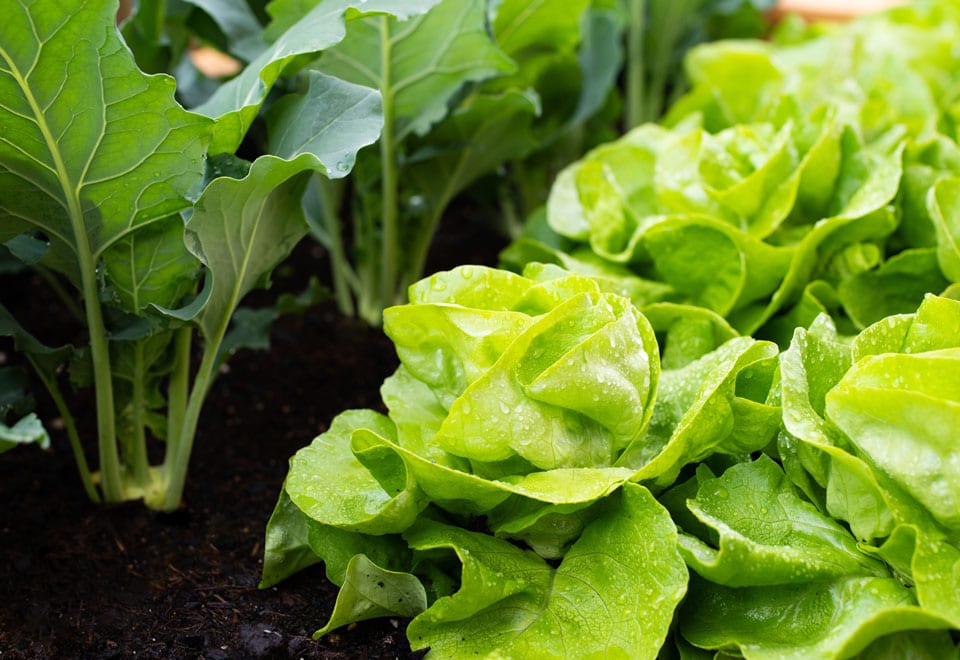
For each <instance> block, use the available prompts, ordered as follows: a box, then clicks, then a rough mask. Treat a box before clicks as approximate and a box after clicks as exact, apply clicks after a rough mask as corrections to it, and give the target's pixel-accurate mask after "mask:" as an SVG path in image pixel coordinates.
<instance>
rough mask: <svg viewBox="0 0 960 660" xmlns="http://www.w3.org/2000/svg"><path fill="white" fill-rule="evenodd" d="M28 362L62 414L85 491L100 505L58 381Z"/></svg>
mask: <svg viewBox="0 0 960 660" xmlns="http://www.w3.org/2000/svg"><path fill="white" fill-rule="evenodd" d="M27 360H29V361H30V364H31V365H32V366H33V370H34V371H35V372H36V374H37V377H39V378H40V382H42V383H43V386H44V387H46V388H47V392H48V393H49V394H50V398H51V399H53V404H54V405H55V406H56V407H57V412H59V413H60V419H62V420H63V426H64V429H65V430H66V432H67V439H68V440H69V441H70V449H71V450H73V458H74V462H75V463H76V464H77V471H78V472H79V473H80V481H81V482H83V489H84V490H85V491H86V492H87V497H89V498H90V500H91V501H93V502H97V503H99V502H100V494H99V493H98V492H97V488H96V486H94V485H93V475H92V474H91V473H90V466H89V465H88V464H87V457H86V455H85V454H84V453H83V446H82V445H81V444H80V434H79V433H78V432H77V423H76V421H75V420H74V419H73V415H72V414H70V409H69V408H67V403H66V401H64V400H63V395H62V394H61V393H60V388H59V387H57V383H56V381H55V380H53V378H52V377H48V376H47V374H46V373H45V372H44V371H43V370H42V369H41V368H40V366H39V365H38V364H37V363H36V361H35V360H34V359H33V358H31V357H30V356H29V355H27Z"/></svg>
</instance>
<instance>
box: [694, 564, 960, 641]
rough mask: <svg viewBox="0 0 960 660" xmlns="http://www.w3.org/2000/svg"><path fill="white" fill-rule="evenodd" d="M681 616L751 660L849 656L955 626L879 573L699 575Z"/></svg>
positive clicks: (700, 635) (697, 631) (702, 634)
mask: <svg viewBox="0 0 960 660" xmlns="http://www.w3.org/2000/svg"><path fill="white" fill-rule="evenodd" d="M680 614H681V616H680V632H681V633H682V634H683V636H684V637H685V638H686V639H687V640H688V641H689V642H690V643H692V644H693V645H695V646H699V647H702V648H710V649H723V650H725V651H737V652H739V653H742V654H743V656H744V657H746V658H750V659H751V660H752V659H758V660H759V659H766V658H770V659H772V658H798V659H799V658H845V657H849V656H851V655H854V654H856V653H858V652H859V651H861V650H863V649H864V648H866V647H867V646H868V645H869V644H871V643H872V642H874V641H875V640H877V639H879V638H880V637H883V636H885V635H889V634H891V633H894V632H897V631H900V630H942V629H947V628H949V627H950V624H949V623H947V622H946V621H944V620H943V619H941V618H939V617H937V616H936V615H934V614H932V613H930V612H928V611H927V610H925V609H923V608H921V607H918V606H917V604H916V600H915V599H914V597H913V595H912V593H911V592H910V590H908V589H907V588H906V587H904V586H903V585H902V584H901V583H900V582H899V581H898V580H896V579H894V578H880V577H846V578H839V579H835V580H828V581H817V582H806V583H802V584H795V585H779V586H767V587H741V588H732V587H721V586H719V585H715V584H712V583H710V582H706V581H704V580H700V579H692V580H691V584H690V594H689V596H688V598H687V600H686V601H685V603H684V607H683V608H682V609H681V613H680Z"/></svg>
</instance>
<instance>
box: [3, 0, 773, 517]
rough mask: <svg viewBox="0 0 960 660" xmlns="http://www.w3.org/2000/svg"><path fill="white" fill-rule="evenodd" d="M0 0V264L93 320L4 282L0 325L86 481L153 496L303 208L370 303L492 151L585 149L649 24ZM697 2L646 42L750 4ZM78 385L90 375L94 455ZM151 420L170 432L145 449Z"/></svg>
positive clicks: (347, 308)
mask: <svg viewBox="0 0 960 660" xmlns="http://www.w3.org/2000/svg"><path fill="white" fill-rule="evenodd" d="M8 9H9V11H8V12H7V13H9V14H10V20H9V21H7V22H6V23H5V25H4V26H3V27H2V28H0V90H2V100H0V121H2V125H3V132H2V140H0V223H2V224H0V268H2V269H3V270H4V271H10V270H16V269H22V268H24V267H27V266H29V267H33V268H35V269H36V270H37V271H38V272H39V273H40V274H41V275H42V276H43V278H44V279H45V281H46V282H48V283H49V284H50V285H51V286H52V287H53V289H54V291H56V293H57V294H58V295H59V296H60V298H61V299H62V301H63V303H64V310H65V312H66V313H68V314H69V313H72V314H73V316H74V317H75V320H76V322H77V323H78V324H79V325H80V326H82V327H83V328H84V329H85V332H86V334H87V335H88V337H89V339H88V340H83V341H87V345H86V346H74V345H72V344H71V345H57V346H51V345H48V344H49V343H52V342H49V341H47V342H46V343H45V338H44V337H43V336H42V334H43V333H42V329H39V328H24V327H23V326H22V325H21V323H20V322H19V321H18V320H17V319H15V318H14V317H13V316H12V314H11V313H9V312H8V310H6V309H5V308H4V307H0V334H3V335H8V336H12V337H13V338H14V340H15V341H16V346H17V349H18V350H19V351H21V352H22V353H24V354H25V356H26V359H27V361H29V363H30V365H31V366H32V368H33V369H34V371H35V372H36V374H37V376H38V378H39V381H40V382H41V383H42V384H43V386H44V387H45V389H47V390H48V392H49V394H50V395H51V397H52V398H53V400H54V402H55V404H56V407H57V408H58V410H59V412H60V415H61V417H62V418H63V419H64V422H65V427H66V431H67V434H68V436H69V438H70V442H71V445H72V447H73V451H74V455H75V457H76V461H77V465H78V468H79V471H80V475H81V478H82V479H83V482H84V486H85V488H86V491H87V493H88V495H89V496H90V497H91V498H92V499H95V500H98V499H101V498H103V499H106V500H108V501H116V500H122V499H138V498H143V499H144V500H145V501H146V503H147V504H148V505H149V506H152V507H156V508H162V509H170V508H174V507H176V506H178V504H179V501H180V493H181V491H182V488H183V481H184V478H185V474H186V469H187V464H188V460H189V456H190V452H191V446H192V443H193V437H194V433H195V429H196V425H197V419H198V417H199V414H200V410H201V407H202V403H203V400H204V398H205V396H206V394H207V392H208V391H209V389H210V386H211V383H212V381H213V379H214V377H215V375H216V373H217V371H218V367H219V366H220V365H221V363H222V362H223V360H224V359H225V358H226V357H227V356H228V355H229V353H230V352H231V351H232V350H234V349H236V348H238V347H239V346H241V345H244V344H246V343H250V342H251V340H250V337H252V336H254V335H257V332H256V331H257V330H258V331H259V335H257V340H256V343H258V344H262V343H265V339H264V338H263V337H262V335H263V328H264V326H265V325H268V324H269V322H270V321H271V320H272V318H273V317H274V316H275V314H276V313H275V312H272V311H270V310H266V311H263V310H260V311H257V312H250V311H247V310H241V311H240V312H239V313H238V314H236V316H234V312H235V310H236V309H237V306H238V304H239V303H240V300H241V298H242V297H243V296H244V294H246V293H247V292H248V291H249V290H251V289H252V288H255V287H257V286H261V285H264V284H266V283H267V282H268V279H269V274H270V272H271V271H272V269H273V268H274V266H275V265H276V264H277V263H278V262H280V261H281V260H283V259H284V258H285V257H286V256H287V254H288V253H289V252H290V250H291V249H292V248H293V246H294V245H295V244H296V243H297V242H298V241H299V239H300V238H301V237H302V236H303V235H305V234H306V233H307V231H308V227H309V228H310V229H311V230H312V232H313V234H314V235H315V236H316V237H317V238H318V239H319V240H320V241H321V242H322V243H323V244H324V245H325V246H327V247H328V249H329V251H330V254H331V262H332V264H333V271H334V276H333V289H334V295H335V296H336V299H337V301H338V303H339V305H340V307H341V309H342V310H343V311H344V312H347V313H358V314H359V315H360V316H362V317H363V318H365V319H367V320H368V321H370V322H378V321H379V318H380V312H381V309H382V308H383V307H384V306H386V305H389V304H391V303H393V302H395V301H396V299H397V297H398V295H399V293H400V292H402V291H403V290H404V289H405V288H406V286H407V284H409V283H410V282H412V281H414V280H416V279H418V278H419V277H420V276H421V273H422V270H423V268H424V263H425V260H426V256H427V249H428V246H429V244H430V240H431V237H432V235H433V233H434V231H435V229H436V227H437V225H438V223H439V220H440V218H441V216H442V214H443V213H444V210H445V209H446V207H447V205H448V204H449V203H450V201H451V200H452V199H453V198H454V196H456V195H457V194H458V193H460V192H461V191H463V190H464V189H465V188H467V187H468V186H469V185H471V184H473V183H474V182H475V181H477V180H478V179H479V178H480V177H482V176H483V175H485V174H488V173H490V172H492V171H494V170H495V169H496V168H497V167H498V166H500V165H502V164H504V163H505V162H507V161H510V160H512V161H516V162H517V163H519V162H520V161H523V160H524V159H527V158H528V157H530V158H531V159H532V158H533V154H534V153H535V152H536V153H539V154H540V155H539V156H538V158H542V160H543V163H545V164H543V165H542V167H544V168H546V169H547V170H549V168H550V167H552V165H551V163H553V162H554V161H555V160H556V159H557V158H559V156H557V154H561V153H567V152H568V151H569V149H573V150H574V154H576V155H579V153H581V150H580V147H579V146H577V145H579V144H581V143H582V142H581V140H582V139H586V138H583V135H584V134H586V133H588V132H589V130H588V127H587V122H588V121H589V120H590V119H591V118H592V117H594V116H595V115H597V114H598V113H599V112H600V111H601V110H603V109H604V107H605V104H607V101H608V97H609V95H610V92H611V89H612V88H613V86H614V83H615V80H616V76H617V73H618V71H619V70H620V67H621V64H622V56H621V53H620V51H621V41H622V40H623V39H624V37H623V35H624V33H625V32H627V31H630V30H632V31H634V32H637V31H645V30H646V26H645V25H642V24H638V25H634V26H631V27H630V28H629V29H628V27H627V24H626V22H625V16H626V15H627V14H626V12H627V7H626V4H621V3H617V2H612V1H607V2H601V1H599V0H598V1H597V2H593V3H592V2H588V0H578V1H577V2H574V3H572V4H571V3H570V2H567V1H564V2H556V1H548V2H536V3H529V2H526V0H504V1H502V2H487V1H486V0H471V1H469V2H458V1H456V0H444V1H441V0H390V1H389V2H385V1H379V0H324V1H323V2H318V1H317V0H311V1H309V2H289V1H287V0H274V1H273V2H268V3H265V2H251V3H250V4H247V3H243V2H241V3H210V2H200V1H199V0H197V1H188V2H184V3H166V2H164V1H163V0H144V1H143V2H139V3H136V7H135V10H136V11H135V13H134V14H133V15H132V16H130V17H127V18H126V19H125V20H124V22H123V23H122V25H121V32H122V36H121V34H120V33H118V31H117V30H116V27H115V17H116V15H117V3H116V1H113V2H111V1H108V0H100V1H98V2H93V3H89V2H67V3H60V2H53V1H52V0H39V1H38V2H23V1H20V0H16V1H15V2H11V3H10V4H9V7H8ZM702 10H703V11H702V12H700V13H697V14H690V13H689V12H683V13H681V14H678V15H676V16H673V15H671V16H666V17H663V20H667V19H668V18H669V19H670V21H672V22H671V25H673V28H672V31H671V32H670V35H671V36H670V37H669V38H667V37H666V36H664V37H663V38H658V39H655V40H654V41H653V43H654V44H659V46H657V50H656V52H657V53H659V55H658V57H660V59H663V58H666V57H668V56H670V54H671V53H673V52H674V50H675V49H676V48H677V47H684V46H685V45H686V43H688V42H689V41H690V40H696V39H702V38H704V37H706V36H709V34H710V30H709V29H707V27H706V23H705V21H706V19H705V18H704V17H706V16H712V15H717V16H720V17H721V18H722V17H723V16H727V17H728V19H727V22H729V23H730V26H731V27H730V28H729V29H730V30H736V31H739V32H742V31H744V30H746V31H750V30H755V29H756V28H757V16H758V14H757V11H756V9H754V8H753V6H752V5H750V4H749V3H739V2H736V3H732V4H730V3H727V4H726V5H724V6H723V7H706V6H705V7H704V8H702ZM656 15H657V14H656V12H655V11H654V18H655V19H656ZM659 21H660V19H656V21H655V22H656V23H657V24H659ZM688 21H689V23H690V25H689V26H687V22H688ZM701 23H703V25H701ZM721 23H724V21H723V20H721ZM713 29H714V30H716V29H723V27H722V25H720V27H717V26H714V28H713ZM193 38H198V39H202V40H204V41H206V42H209V43H213V44H215V45H216V46H218V47H220V48H221V49H222V50H224V51H226V52H229V53H231V54H232V55H234V56H236V57H237V58H238V59H239V60H240V61H241V62H242V63H243V64H244V66H243V68H242V70H241V71H240V73H239V75H237V76H236V77H234V78H232V79H230V80H228V81H214V80H209V79H206V78H204V77H203V76H202V75H200V73H199V72H198V71H196V70H195V69H194V68H193V67H192V65H191V62H190V60H189V58H186V57H185V56H184V54H185V53H186V50H187V44H188V43H189V41H190V39H193ZM633 38H634V39H635V38H636V36H634V37H633ZM658 61H659V60H658ZM138 66H139V67H141V68H142V69H143V70H145V71H148V72H151V73H154V72H168V73H172V74H174V75H176V79H177V80H176V82H177V84H176V85H174V81H173V80H171V79H170V78H169V77H167V76H164V75H159V76H147V75H144V74H143V73H142V72H141V70H140V69H138ZM658 75H660V74H658ZM660 77H661V78H662V75H660ZM659 84H666V83H665V82H664V81H663V80H660V82H659ZM174 94H177V95H178V98H179V100H180V101H182V102H183V103H185V104H186V105H188V106H189V107H191V108H192V112H187V111H185V110H184V109H183V108H182V107H181V106H180V105H179V104H178V102H177V101H175V100H174ZM607 114H609V113H607ZM373 143H377V145H378V149H376V150H365V151H362V152H361V153H360V154H359V161H357V159H358V153H357V152H358V150H360V149H361V148H362V147H364V146H366V145H371V144H373ZM560 143H563V144H564V145H565V146H564V147H563V148H561V147H560V146H559V145H560ZM571 144H572V145H573V146H572V147H571V146H570V145H571ZM554 147H556V149H555V151H554V150H553V149H554ZM238 153H242V154H251V153H252V154H254V155H256V156H259V157H258V158H256V160H255V161H254V162H253V163H252V164H251V163H250V162H248V161H247V160H244V159H243V158H241V157H240V156H238V155H237V154H238ZM551 154H553V155H551ZM567 159H569V158H567ZM532 162H533V161H532V160H531V163H532ZM564 162H565V161H564ZM355 163H356V164H357V167H356V169H355V170H353V168H354V165H355ZM538 167H540V166H534V165H532V164H531V165H530V166H529V167H527V168H525V169H524V168H520V167H519V166H518V167H517V168H516V169H518V171H521V170H522V171H524V172H526V174H525V175H523V176H517V177H515V179H514V180H515V181H516V182H517V183H516V187H517V189H518V192H517V193H516V194H517V195H519V196H520V197H524V198H528V199H534V200H536V199H538V198H539V197H540V196H542V195H543V190H545V187H544V186H545V184H543V186H541V185H540V181H541V180H545V175H538V174H535V173H533V172H534V171H535V170H538ZM352 170H353V176H352V177H351V179H350V182H349V184H347V183H345V182H344V177H346V175H347V174H349V173H351V171H352ZM503 185H504V189H505V190H507V188H508V187H510V188H511V190H512V185H511V186H507V184H503ZM512 195H513V192H512V191H511V192H509V194H508V192H504V193H503V194H502V195H501V197H502V198H503V199H507V198H508V197H510V196H512ZM345 200H348V201H346V202H345ZM343 207H346V208H347V212H348V214H349V215H350V216H351V217H352V226H351V227H350V228H349V230H347V228H346V227H344V226H342V224H343V223H342V222H341V219H340V214H341V210H342V208H343ZM345 235H349V236H350V237H351V239H350V241H348V240H347V239H346V238H345ZM194 331H198V332H199V335H200V337H201V339H202V340H203V347H202V349H200V350H201V351H202V352H201V355H200V357H199V365H193V366H192V364H191V352H192V344H193V340H192V336H193V335H194V334H195V333H194ZM65 371H66V372H67V375H68V378H66V377H64V372H65ZM3 374H4V375H3V380H2V381H0V383H2V386H3V389H2V390H0V415H2V418H0V449H9V448H10V447H12V446H14V445H16V444H21V443H24V442H40V443H45V442H46V440H47V435H46V432H45V431H44V430H43V428H42V425H41V424H40V422H39V420H37V419H36V418H35V417H32V416H30V413H29V408H30V406H29V405H28V403H29V396H28V395H27V394H26V393H25V391H24V382H23V380H24V379H23V375H22V373H21V372H19V371H18V370H16V369H5V370H4V371H3ZM68 380H69V383H68V382H67V381H68ZM68 385H69V386H81V387H82V386H88V385H92V386H93V388H94V390H95V401H96V417H97V425H98V430H97V436H98V440H97V453H98V458H99V461H98V462H99V469H98V470H96V469H91V468H90V467H89V466H88V464H87V458H86V455H85V453H84V447H83V443H82V442H81V438H80V433H79V431H78V430H77V424H76V421H75V419H74V415H73V413H72V412H71V410H70V405H69V403H70V401H71V398H72V397H71V396H70V394H69V392H67V387H68ZM11 419H12V423H11V424H10V425H7V422H8V421H9V420H11ZM151 437H152V438H156V439H159V440H163V441H165V442H166V450H165V458H164V460H163V462H162V464H160V465H151V464H150V462H149V460H148V451H147V444H148V440H149V439H150V438H151Z"/></svg>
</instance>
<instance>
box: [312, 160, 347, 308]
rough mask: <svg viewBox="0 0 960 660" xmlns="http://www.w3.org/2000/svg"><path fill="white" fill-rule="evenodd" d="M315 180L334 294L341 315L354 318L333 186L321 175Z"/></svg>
mask: <svg viewBox="0 0 960 660" xmlns="http://www.w3.org/2000/svg"><path fill="white" fill-rule="evenodd" d="M315 180H316V182H317V184H316V185H317V186H318V187H319V188H320V193H319V194H320V204H321V207H322V211H321V213H322V215H323V218H322V219H321V222H323V224H324V227H325V228H326V230H327V240H328V241H329V242H328V244H327V248H328V249H329V250H330V266H331V270H332V272H333V294H334V297H335V299H336V301H337V308H338V309H339V310H340V313H342V314H344V315H346V316H353V315H354V314H355V313H356V309H355V308H354V304H353V296H352V295H351V292H350V285H349V277H350V272H351V271H350V262H349V261H347V256H346V251H345V250H344V247H343V232H341V231H340V217H339V214H338V213H337V209H336V206H335V203H334V200H333V197H334V195H333V190H332V188H333V186H332V185H329V184H324V182H323V180H321V179H320V175H317V176H316V177H315Z"/></svg>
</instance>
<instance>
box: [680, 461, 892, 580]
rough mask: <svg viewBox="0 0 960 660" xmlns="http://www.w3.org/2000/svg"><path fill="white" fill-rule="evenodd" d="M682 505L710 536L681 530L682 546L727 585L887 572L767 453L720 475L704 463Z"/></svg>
mask: <svg viewBox="0 0 960 660" xmlns="http://www.w3.org/2000/svg"><path fill="white" fill-rule="evenodd" d="M686 508H687V509H688V510H689V511H690V512H691V513H692V514H693V515H694V516H696V518H697V519H698V520H699V521H700V522H701V523H702V524H703V525H706V526H707V527H709V530H710V533H709V537H708V538H698V537H697V536H695V535H693V534H682V535H681V537H680V551H681V554H683V557H684V560H686V562H687V565H688V566H690V568H692V569H693V570H695V571H696V572H697V573H698V574H699V575H701V576H702V577H704V578H706V579H708V580H710V581H711V582H715V583H717V584H723V585H726V586H730V587H742V586H764V585H775V584H796V583H803V582H813V581H817V580H830V579H834V578H840V577H844V576H852V575H864V576H873V577H888V573H887V571H886V569H885V568H884V566H883V564H882V563H880V562H878V561H876V560H875V559H872V558H870V557H869V556H868V555H865V554H864V553H863V552H861V551H860V550H859V549H858V548H857V543H856V541H855V539H854V538H853V537H852V536H851V535H850V532H849V531H848V530H847V529H845V528H844V527H843V526H842V525H841V524H840V523H839V522H837V521H836V520H834V519H833V518H830V517H828V516H826V515H824V514H823V513H821V512H820V511H818V510H817V509H816V507H815V506H814V505H812V504H811V503H809V502H808V501H806V500H804V499H803V498H802V497H800V496H799V495H798V494H797V492H796V490H795V489H794V487H793V485H792V484H791V483H790V482H789V481H788V480H787V478H786V475H784V473H783V471H782V470H781V469H780V468H779V467H778V466H777V465H776V463H774V462H773V460H772V459H770V458H768V457H766V456H761V457H760V458H759V459H757V460H756V461H753V462H750V463H741V464H738V465H734V466H733V467H731V468H729V469H728V470H726V471H725V472H724V473H723V474H722V475H720V476H719V477H713V476H712V475H711V474H710V473H709V470H708V469H707V468H706V467H705V466H702V467H700V468H699V469H698V470H697V494H696V497H695V498H693V499H689V500H687V501H686Z"/></svg>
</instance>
